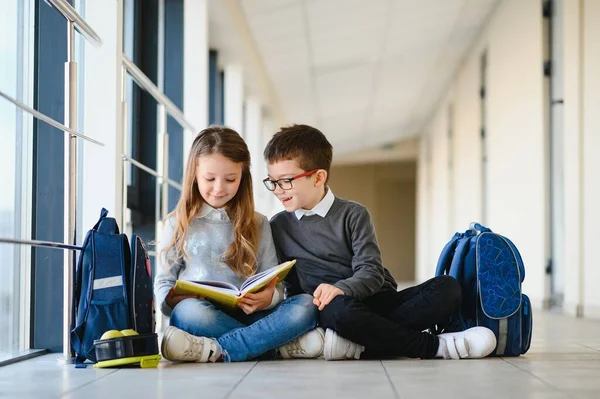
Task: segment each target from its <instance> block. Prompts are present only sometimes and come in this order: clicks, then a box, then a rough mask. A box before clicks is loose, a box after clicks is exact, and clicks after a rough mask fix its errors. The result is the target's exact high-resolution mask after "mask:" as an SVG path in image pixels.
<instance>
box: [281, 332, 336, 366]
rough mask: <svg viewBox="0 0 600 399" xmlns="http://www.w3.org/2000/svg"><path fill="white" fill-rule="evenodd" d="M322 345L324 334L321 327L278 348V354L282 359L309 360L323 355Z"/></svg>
mask: <svg viewBox="0 0 600 399" xmlns="http://www.w3.org/2000/svg"><path fill="white" fill-rule="evenodd" d="M324 344H325V332H324V331H323V329H322V328H321V327H317V328H315V329H314V330H310V331H309V332H307V333H306V334H304V335H301V336H300V337H298V338H296V339H295V340H293V341H291V342H288V343H287V344H285V345H283V346H282V347H280V348H279V353H280V354H281V357H282V358H284V359H292V358H304V359H310V358H315V357H319V356H321V355H322V354H323V345H324Z"/></svg>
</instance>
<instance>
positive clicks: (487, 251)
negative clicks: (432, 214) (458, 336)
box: [435, 223, 533, 356]
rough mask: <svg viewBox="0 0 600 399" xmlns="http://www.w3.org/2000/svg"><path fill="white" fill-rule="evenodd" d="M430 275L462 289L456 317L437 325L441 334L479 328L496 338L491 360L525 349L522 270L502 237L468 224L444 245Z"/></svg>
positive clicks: (528, 323) (527, 322)
mask: <svg viewBox="0 0 600 399" xmlns="http://www.w3.org/2000/svg"><path fill="white" fill-rule="evenodd" d="M435 274H436V276H442V275H450V276H452V277H454V278H455V279H456V280H457V281H458V282H459V283H460V286H461V287H462V306H461V308H460V312H459V314H458V317H457V318H456V319H455V320H453V321H452V322H450V323H449V324H448V325H446V326H441V328H443V332H453V331H463V330H466V329H467V328H471V327H475V326H483V327H487V328H489V329H491V330H492V331H493V332H494V334H495V335H496V338H497V341H498V344H497V346H496V350H495V352H494V353H493V354H494V355H496V356H519V355H521V354H524V353H526V352H527V351H528V350H529V345H530V344H531V332H532V321H533V318H532V313H531V303H530V301H529V298H528V297H527V295H525V294H523V293H522V291H521V283H522V282H523V280H524V279H525V267H524V265H523V260H522V259H521V255H520V254H519V251H518V250H517V248H516V247H515V245H514V244H513V243H512V242H511V241H510V240H509V239H508V238H506V237H504V236H501V235H500V234H496V233H493V232H492V230H490V229H488V228H487V227H484V226H482V225H481V224H479V223H471V226H470V229H469V230H467V231H465V232H464V233H456V234H454V237H452V239H451V240H450V242H449V243H448V244H446V246H445V247H444V249H443V250H442V254H441V255H440V258H439V261H438V264H437V269H436V273H435ZM437 332H438V333H439V332H442V331H441V329H438V330H437Z"/></svg>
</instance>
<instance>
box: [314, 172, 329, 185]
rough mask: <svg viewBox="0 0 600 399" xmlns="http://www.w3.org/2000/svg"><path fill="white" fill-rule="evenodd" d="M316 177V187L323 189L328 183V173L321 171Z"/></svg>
mask: <svg viewBox="0 0 600 399" xmlns="http://www.w3.org/2000/svg"><path fill="white" fill-rule="evenodd" d="M315 176H316V177H315V187H321V186H322V185H324V184H325V182H326V181H327V171H326V170H325V169H319V170H318V171H317V173H315Z"/></svg>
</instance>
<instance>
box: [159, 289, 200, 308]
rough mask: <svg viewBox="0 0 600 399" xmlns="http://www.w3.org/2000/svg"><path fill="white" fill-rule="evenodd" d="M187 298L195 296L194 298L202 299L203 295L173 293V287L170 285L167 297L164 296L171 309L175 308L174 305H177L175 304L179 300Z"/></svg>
mask: <svg viewBox="0 0 600 399" xmlns="http://www.w3.org/2000/svg"><path fill="white" fill-rule="evenodd" d="M187 298H196V299H204V297H201V296H200V295H192V294H183V295H179V294H175V287H174V286H173V287H171V289H170V290H169V293H168V294H167V297H166V298H165V302H166V303H167V305H169V307H170V308H171V309H175V306H177V304H178V303H179V302H181V301H183V300H184V299H187Z"/></svg>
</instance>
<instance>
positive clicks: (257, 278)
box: [240, 267, 280, 292]
mask: <svg viewBox="0 0 600 399" xmlns="http://www.w3.org/2000/svg"><path fill="white" fill-rule="evenodd" d="M279 270H280V268H279V267H274V268H271V269H268V270H265V271H263V272H260V273H258V274H255V275H254V276H252V277H250V278H249V279H248V280H246V281H244V284H242V286H241V287H240V291H241V292H246V291H247V290H249V289H250V288H252V287H254V286H255V285H258V284H260V283H262V282H264V281H265V280H266V281H268V280H270V279H271V278H273V276H274V275H276V274H277V273H278V272H279Z"/></svg>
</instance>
